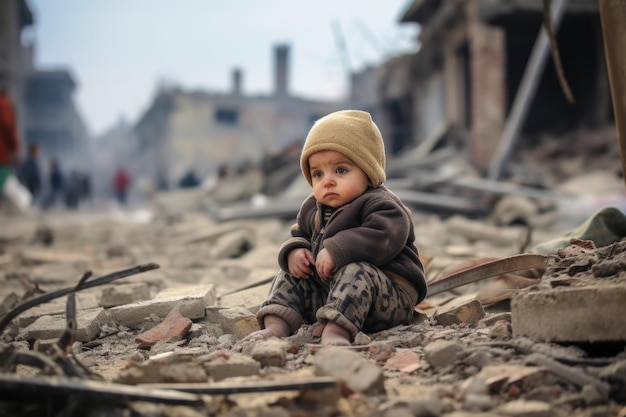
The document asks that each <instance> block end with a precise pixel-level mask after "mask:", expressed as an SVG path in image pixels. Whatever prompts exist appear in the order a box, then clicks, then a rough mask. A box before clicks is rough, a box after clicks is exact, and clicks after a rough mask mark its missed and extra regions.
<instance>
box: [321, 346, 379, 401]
mask: <svg viewBox="0 0 626 417" xmlns="http://www.w3.org/2000/svg"><path fill="white" fill-rule="evenodd" d="M313 366H314V369H315V375H322V376H333V377H336V378H338V379H340V380H341V381H343V383H345V385H346V386H347V387H348V388H349V389H351V390H352V391H354V392H361V393H364V394H366V395H380V394H383V393H385V384H384V381H385V377H384V373H383V369H382V368H381V367H380V366H378V365H377V364H376V363H374V362H372V361H370V360H368V359H366V358H364V357H363V356H362V355H361V354H360V353H358V352H354V351H351V350H348V349H343V348H340V347H326V348H324V349H320V350H319V352H317V353H316V354H315V356H314V357H313Z"/></svg>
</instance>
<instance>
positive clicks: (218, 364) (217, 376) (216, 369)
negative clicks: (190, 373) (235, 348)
mask: <svg viewBox="0 0 626 417" xmlns="http://www.w3.org/2000/svg"><path fill="white" fill-rule="evenodd" d="M202 365H203V366H204V369H205V370H206V372H207V374H208V375H209V377H211V379H213V381H215V382H217V381H221V380H223V379H226V378H232V377H237V376H254V375H258V374H259V372H260V371H261V365H260V364H259V363H258V362H257V361H255V360H254V359H252V358H251V357H249V356H245V355H242V354H240V353H232V354H231V353H229V354H226V355H221V354H220V352H215V353H214V354H213V355H211V357H210V360H208V361H206V362H203V364H202Z"/></svg>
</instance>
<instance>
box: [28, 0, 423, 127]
mask: <svg viewBox="0 0 626 417" xmlns="http://www.w3.org/2000/svg"><path fill="white" fill-rule="evenodd" d="M28 3H29V5H30V6H31V9H32V11H33V14H34V19H35V23H34V25H33V27H32V28H31V29H30V30H29V31H28V32H27V33H26V35H25V36H26V37H27V39H29V40H32V41H34V42H35V45H36V46H35V64H36V65H37V67H39V68H41V69H56V68H68V69H69V70H70V71H71V73H72V75H73V76H74V78H75V80H76V82H77V84H78V86H77V91H76V94H75V98H76V104H77V106H78V107H79V111H80V112H81V114H82V116H83V117H84V119H85V121H86V123H87V126H88V128H89V131H90V132H91V133H92V134H99V133H102V132H103V131H104V130H106V129H107V128H109V127H111V126H112V125H113V124H115V123H116V122H117V121H118V120H119V118H120V116H122V115H123V116H124V117H126V119H127V120H128V121H129V122H131V123H134V122H135V121H136V119H137V118H138V117H140V116H141V114H142V113H143V112H144V111H145V110H146V109H147V107H148V106H149V104H150V102H151V100H152V97H153V95H154V93H155V91H156V88H157V85H159V84H162V83H167V84H170V85H171V84H174V85H179V86H181V87H182V88H184V89H203V90H206V91H212V92H227V91H229V90H230V89H231V86H232V82H231V73H232V71H233V69H234V68H236V67H238V68H241V70H242V71H243V81H242V88H243V92H244V94H270V93H271V91H272V90H273V84H274V78H273V64H274V55H273V53H274V52H273V48H274V46H275V45H277V44H283V43H286V44H288V45H290V55H289V71H290V73H289V89H290V91H291V92H292V94H294V95H299V96H303V97H311V98H320V99H340V98H343V97H345V95H346V94H347V75H346V74H347V72H346V62H349V65H350V67H351V68H352V69H353V70H360V69H363V68H364V67H366V66H367V65H374V64H378V63H380V62H382V61H384V60H385V59H387V58H389V57H391V56H394V55H397V54H399V53H402V52H407V51H414V50H415V45H416V40H415V38H416V34H417V31H418V28H417V26H416V25H415V24H412V23H402V24H401V23H399V20H400V17H401V16H402V14H403V13H404V12H405V10H406V8H407V7H408V6H409V5H410V4H411V0H315V1H307V2H304V1H296V0H228V1H221V0H220V1H217V0H180V1H174V0H104V1H95V0H54V1H51V0H28ZM337 33H341V35H340V36H337ZM338 39H342V40H343V44H344V45H345V51H346V52H345V54H343V55H341V54H340V52H339V50H340V49H341V48H338V46H337V41H338Z"/></svg>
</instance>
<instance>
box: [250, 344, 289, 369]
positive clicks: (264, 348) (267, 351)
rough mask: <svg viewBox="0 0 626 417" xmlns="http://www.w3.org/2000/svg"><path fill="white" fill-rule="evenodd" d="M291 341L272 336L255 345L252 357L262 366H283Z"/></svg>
mask: <svg viewBox="0 0 626 417" xmlns="http://www.w3.org/2000/svg"><path fill="white" fill-rule="evenodd" d="M288 347H289V343H287V342H286V341H285V340H282V339H276V338H271V339H269V340H262V341H260V342H259V343H257V344H255V345H254V348H253V349H252V358H253V359H254V360H256V361H257V362H259V363H260V364H261V366H264V367H267V366H283V365H285V362H286V360H287V348H288Z"/></svg>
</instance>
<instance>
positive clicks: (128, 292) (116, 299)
mask: <svg viewBox="0 0 626 417" xmlns="http://www.w3.org/2000/svg"><path fill="white" fill-rule="evenodd" d="M148 299H150V287H148V284H146V283H143V282H139V283H135V284H123V285H111V286H109V287H106V288H103V289H102V294H101V295H100V305H101V306H102V307H104V308H110V307H116V306H121V305H124V304H130V303H135V302H137V301H144V300H148Z"/></svg>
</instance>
